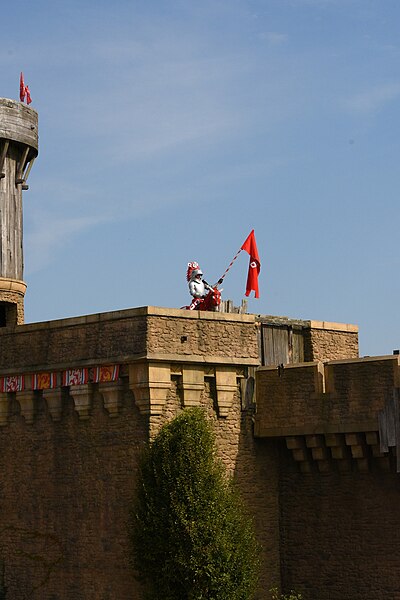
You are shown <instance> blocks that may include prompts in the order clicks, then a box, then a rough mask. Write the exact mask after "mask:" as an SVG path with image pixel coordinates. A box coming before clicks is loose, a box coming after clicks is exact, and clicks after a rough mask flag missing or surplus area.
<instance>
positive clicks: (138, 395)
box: [129, 363, 171, 415]
mask: <svg viewBox="0 0 400 600" xmlns="http://www.w3.org/2000/svg"><path fill="white" fill-rule="evenodd" d="M129 388H130V389H131V390H132V392H133V394H134V396H135V403H136V405H137V407H138V409H139V410H140V412H141V413H142V414H150V415H160V414H162V412H163V409H164V407H165V404H166V401H167V396H168V392H169V391H170V389H171V369H170V365H169V364H167V365H166V364H162V363H134V364H132V365H129Z"/></svg>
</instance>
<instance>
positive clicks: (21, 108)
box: [0, 98, 38, 327]
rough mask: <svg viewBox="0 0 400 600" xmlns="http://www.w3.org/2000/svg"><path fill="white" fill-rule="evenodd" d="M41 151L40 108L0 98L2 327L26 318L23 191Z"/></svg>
mask: <svg viewBox="0 0 400 600" xmlns="http://www.w3.org/2000/svg"><path fill="white" fill-rule="evenodd" d="M37 155H38V115H37V112H36V111H35V110H33V109H32V108H29V107H28V106H25V105H24V104H22V103H21V102H16V101H15V100H8V99H7V98H0V327H5V326H9V325H21V324H22V323H23V322H24V296H25V290H26V283H25V282H24V281H23V271H24V258H23V248H22V234H23V225H22V222H23V220H22V191H23V190H27V189H28V185H27V180H28V176H29V173H30V170H31V168H32V165H33V162H34V160H35V158H36V156H37Z"/></svg>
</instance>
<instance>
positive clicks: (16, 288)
mask: <svg viewBox="0 0 400 600" xmlns="http://www.w3.org/2000/svg"><path fill="white" fill-rule="evenodd" d="M26 288H27V285H26V283H25V282H24V281H21V280H20V279H10V278H9V277H0V292H15V293H17V294H21V295H22V296H24V295H25V292H26Z"/></svg>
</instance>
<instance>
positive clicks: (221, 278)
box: [215, 248, 243, 286]
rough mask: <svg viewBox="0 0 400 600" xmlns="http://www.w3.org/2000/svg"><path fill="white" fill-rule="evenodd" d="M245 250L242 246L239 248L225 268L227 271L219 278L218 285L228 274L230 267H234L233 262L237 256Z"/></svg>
mask: <svg viewBox="0 0 400 600" xmlns="http://www.w3.org/2000/svg"><path fill="white" fill-rule="evenodd" d="M242 250H243V248H240V249H239V250H238V252H236V254H235V256H234V257H233V258H232V260H231V262H230V263H229V266H228V268H227V269H225V273H224V274H223V275H222V277H220V279H218V281H217V283H216V284H215V285H216V286H217V285H221V283H222V282H223V280H224V277H225V275H226V274H227V272H228V271H229V269H230V268H231V267H232V265H233V263H234V262H235V260H236V259H237V257H238V256H239V254H240V253H241V251H242Z"/></svg>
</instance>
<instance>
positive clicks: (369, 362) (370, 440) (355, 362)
mask: <svg viewBox="0 0 400 600" xmlns="http://www.w3.org/2000/svg"><path fill="white" fill-rule="evenodd" d="M256 386H257V415H256V417H255V428H254V431H255V435H256V436H257V437H259V438H278V437H282V438H285V441H286V445H287V448H288V449H289V450H291V452H292V455H293V458H294V460H295V461H296V462H298V463H299V465H300V469H301V470H302V471H303V472H310V470H312V468H315V466H316V465H317V468H318V470H319V471H327V470H329V469H331V468H332V464H333V462H334V463H335V464H336V466H337V468H338V469H339V470H340V471H346V470H349V469H352V468H353V467H354V465H356V466H357V469H358V470H359V471H366V470H368V468H369V466H370V463H371V460H374V464H376V465H379V466H380V467H382V468H384V469H389V468H392V469H393V468H395V461H394V455H395V450H394V448H392V449H390V448H386V452H384V451H383V450H382V444H381V440H380V436H379V431H380V424H379V419H380V418H382V417H381V415H382V411H384V409H385V407H386V406H387V405H388V402H390V399H391V398H392V397H393V394H394V393H396V394H398V390H399V387H400V362H399V357H398V356H386V357H385V356H384V357H373V358H363V359H350V360H338V361H330V362H328V363H325V364H323V363H320V362H314V363H303V364H301V365H288V366H286V367H283V368H282V367H281V368H279V369H276V368H272V367H263V368H261V369H259V370H258V372H257V374H256ZM385 418H386V417H384V419H385ZM385 427H386V425H385ZM394 445H395V444H394V443H393V446H394Z"/></svg>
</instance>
